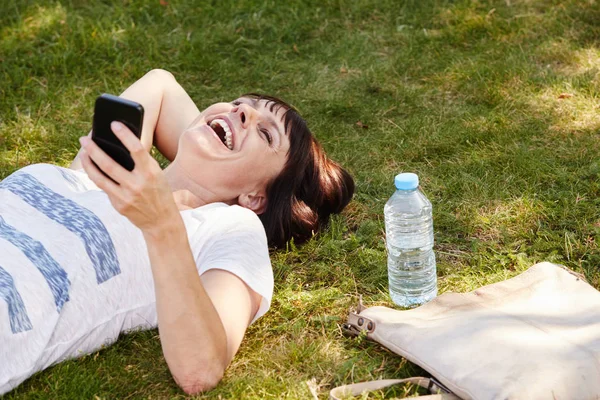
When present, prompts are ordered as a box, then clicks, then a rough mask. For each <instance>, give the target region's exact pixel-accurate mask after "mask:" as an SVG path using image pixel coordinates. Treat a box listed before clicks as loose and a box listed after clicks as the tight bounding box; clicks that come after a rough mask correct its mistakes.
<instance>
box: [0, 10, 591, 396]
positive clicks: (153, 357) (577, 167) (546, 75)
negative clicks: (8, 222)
mask: <svg viewBox="0 0 600 400" xmlns="http://www.w3.org/2000/svg"><path fill="white" fill-rule="evenodd" d="M153 68H163V69H167V70H169V71H171V72H172V73H173V74H174V75H175V77H176V78H177V80H178V81H179V82H180V83H181V84H182V86H183V87H184V88H186V89H187V90H188V92H189V93H190V95H191V96H192V98H193V99H194V100H195V101H196V102H197V104H198V106H199V107H200V108H203V107H206V106H208V105H210V104H212V103H213V102H215V101H222V100H224V101H230V100H233V99H234V98H236V97H237V96H239V95H240V94H242V93H245V92H264V93H268V94H273V95H276V96H279V97H281V98H283V99H285V100H287V101H288V102H290V103H292V104H293V105H295V106H296V107H297V108H298V109H299V110H300V112H301V113H302V114H303V115H304V116H305V118H306V119H307V121H308V123H309V126H310V127H311V129H312V130H313V132H314V133H315V135H316V136H317V138H318V139H319V140H320V141H321V142H322V144H323V146H324V147H325V149H326V150H327V151H328V153H329V155H330V156H331V157H332V158H333V159H335V160H337V161H339V162H340V163H341V164H343V165H344V166H346V167H347V168H348V169H349V170H350V171H351V172H352V174H353V175H354V177H355V179H356V183H357V190H356V194H355V197H354V200H353V201H352V203H351V204H350V205H349V207H348V208H347V210H346V211H345V212H344V213H343V214H342V215H341V216H339V217H336V218H335V219H334V220H333V222H332V224H331V226H330V228H329V229H328V230H326V231H325V232H324V233H322V234H321V235H319V236H317V237H316V238H314V239H313V240H312V241H311V242H309V243H308V244H306V245H305V246H303V247H298V248H297V247H295V246H293V245H290V246H289V247H288V248H287V249H283V250H279V251H276V252H273V253H272V261H273V267H274V273H275V296H274V300H273V304H272V308H271V310H270V312H269V313H268V314H267V315H266V316H265V317H263V318H261V319H260V320H259V321H258V322H257V323H255V324H254V325H252V326H251V327H250V329H249V331H248V333H247V335H246V338H245V339H244V343H243V345H242V350H241V351H240V353H239V354H238V355H237V356H236V358H235V359H234V361H233V363H232V365H231V366H230V367H229V369H228V370H227V372H226V375H225V378H224V379H223V381H222V383H221V384H220V385H219V386H218V387H217V388H216V389H215V390H214V391H212V392H210V393H207V394H205V395H203V396H199V397H200V398H206V399H221V398H248V399H262V398H266V399H282V398H287V399H310V398H314V396H313V394H312V393H311V389H310V388H311V387H312V391H313V392H316V393H318V395H319V398H321V399H325V398H327V394H328V389H330V388H332V387H333V386H336V385H340V384H346V383H350V382H357V381H362V380H369V379H377V378H393V377H395V378H402V377H408V376H411V375H414V374H422V373H424V372H423V371H422V370H420V369H419V368H418V367H416V366H414V365H412V364H410V363H409V362H407V361H405V360H403V359H401V358H400V357H397V356H395V355H394V354H392V353H390V352H388V351H386V350H384V349H382V348H380V346H378V345H376V344H372V343H369V342H366V341H364V340H361V339H354V338H347V337H345V336H344V335H343V334H342V331H341V328H340V325H341V323H342V322H344V321H345V316H346V314H347V312H348V310H349V309H350V308H351V307H353V306H354V305H356V303H357V302H358V297H359V295H362V296H363V299H364V302H365V303H366V305H376V304H380V305H381V304H383V305H389V306H391V305H392V304H391V302H390V300H389V297H388V294H387V271H386V253H385V242H384V234H383V205H384V204H385V202H386V200H387V198H389V196H390V195H391V194H392V192H393V190H394V188H393V177H394V175H395V174H396V173H398V172H401V171H413V172H416V173H418V174H419V176H420V178H421V185H422V188H423V190H424V192H425V193H426V194H427V196H428V197H429V199H430V200H431V202H432V203H433V207H434V224H435V240H436V245H435V249H436V254H437V260H438V264H437V266H438V279H439V289H440V292H447V291H457V292H465V291H470V290H473V289H475V288H477V287H479V286H481V285H484V284H488V283H493V282H497V281H500V280H503V279H506V278H510V277H512V276H515V275H517V274H518V273H520V272H522V271H524V270H525V269H527V268H528V267H529V266H531V265H532V264H534V263H536V262H539V261H543V260H546V261H553V262H556V263H561V264H564V265H566V266H568V267H570V268H572V269H574V270H575V271H577V272H582V273H584V274H585V276H586V277H587V279H588V280H589V281H590V283H591V284H592V285H594V287H596V288H600V272H599V271H598V266H599V265H600V249H599V244H598V243H599V242H600V217H599V213H598V211H597V210H598V209H599V208H600V199H599V195H600V180H599V177H600V160H599V157H598V154H599V153H600V135H599V132H600V118H599V116H598V113H599V111H600V2H598V1H597V0H585V1H584V0H582V1H559V0H554V1H551V0H538V1H535V0H501V1H483V0H481V1H476V0H471V1H466V0H462V1H429V0H348V1H342V0H319V1H297V0H289V1H285V2H283V1H274V0H260V1H259V0H238V1H230V0H224V1H220V2H217V1H210V2H209V1H191V0H189V1H184V0H120V1H118V0H102V1H92V0H88V1H85V0H71V1H68V0H64V1H48V0H35V1H34V0H31V1H27V0H5V1H4V2H3V5H2V13H1V15H0V179H1V178H4V177H6V176H7V175H8V174H10V173H11V172H13V171H15V170H17V169H18V168H21V167H23V166H25V165H28V164H31V163H39V162H46V163H55V164H58V165H62V166H68V164H69V163H70V160H71V159H72V158H73V157H74V156H75V154H76V152H77V150H78V141H77V138H78V137H79V136H82V135H84V134H86V133H87V132H88V131H89V129H90V127H91V118H92V112H93V102H94V99H95V97H96V96H97V95H99V94H100V93H103V92H108V93H117V94H118V93H120V92H121V91H123V90H124V89H125V88H126V87H127V86H128V85H129V84H131V83H133V82H134V81H135V80H136V79H137V78H139V77H141V76H142V75H143V74H144V73H145V72H147V71H149V70H151V69H153ZM0 362H1V360H0ZM402 393H404V392H403V389H398V390H396V395H398V394H402ZM409 393H415V391H414V390H410V391H409ZM389 394H390V393H383V392H381V393H379V394H376V395H375V396H374V398H382V397H384V396H387V395H389ZM47 397H50V398H97V399H105V398H106V399H112V398H155V399H156V398H165V397H169V398H179V397H184V395H183V392H181V391H180V390H179V389H178V388H177V386H176V385H175V383H174V382H173V380H172V378H171V377H170V374H169V372H168V369H167V366H166V364H165V362H164V360H163V358H162V355H161V349H160V343H159V339H158V333H157V331H149V332H139V333H133V334H129V335H126V336H124V337H122V338H121V339H120V340H119V341H118V343H117V344H116V345H114V346H111V347H109V348H107V349H104V350H102V351H100V352H98V353H95V354H92V355H89V356H85V357H83V358H81V359H78V360H73V361H68V362H64V363H62V364H59V365H57V366H54V367H52V368H50V369H48V370H46V371H44V372H42V373H39V374H36V375H35V376H34V377H33V378H31V379H29V380H28V381H26V382H25V383H24V384H23V385H21V386H20V387H18V388H17V389H16V390H14V391H13V392H11V393H10V394H8V395H6V396H5V397H4V398H6V399H16V398H19V399H20V398H25V399H38V398H47Z"/></svg>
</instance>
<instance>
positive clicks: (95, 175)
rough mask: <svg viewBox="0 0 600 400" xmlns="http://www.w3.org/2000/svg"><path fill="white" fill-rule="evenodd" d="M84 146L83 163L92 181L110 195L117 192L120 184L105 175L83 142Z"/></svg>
mask: <svg viewBox="0 0 600 400" xmlns="http://www.w3.org/2000/svg"><path fill="white" fill-rule="evenodd" d="M82 147H83V151H82V152H81V165H82V166H83V169H84V170H85V172H86V173H87V175H88V177H89V178H90V179H91V180H92V182H94V183H95V184H96V186H98V187H99V188H100V189H102V190H103V191H104V192H106V193H107V194H109V195H110V194H113V193H115V192H116V190H118V188H119V185H118V184H116V183H115V182H114V181H112V180H111V179H109V178H107V177H106V175H104V174H103V173H102V172H101V171H100V170H99V169H98V167H97V166H96V165H94V163H93V162H92V159H91V158H90V155H89V154H88V152H87V149H86V148H85V146H83V143H82Z"/></svg>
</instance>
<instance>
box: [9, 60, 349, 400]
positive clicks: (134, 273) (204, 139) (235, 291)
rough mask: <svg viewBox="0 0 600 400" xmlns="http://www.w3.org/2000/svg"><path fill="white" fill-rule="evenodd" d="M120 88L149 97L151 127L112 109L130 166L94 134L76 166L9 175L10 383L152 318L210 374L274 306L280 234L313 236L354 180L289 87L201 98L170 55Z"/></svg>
mask: <svg viewBox="0 0 600 400" xmlns="http://www.w3.org/2000/svg"><path fill="white" fill-rule="evenodd" d="M121 96H122V97H124V98H127V99H130V100H134V101H137V102H139V103H141V104H142V105H143V107H144V109H145V116H144V124H143V131H142V136H141V140H138V139H137V138H136V137H135V136H134V135H133V134H132V133H131V132H130V131H129V130H128V129H127V128H126V127H125V126H123V125H122V124H120V123H117V122H113V123H112V129H113V131H114V132H115V134H116V136H117V137H118V138H119V139H120V140H121V141H122V142H123V143H124V145H125V146H126V147H127V148H128V149H129V150H130V152H131V155H132V157H133V159H134V161H135V169H134V170H133V171H131V172H129V171H127V170H126V169H124V168H123V167H121V166H120V165H119V164H117V163H116V162H114V161H113V160H112V159H111V158H110V157H108V156H107V155H106V154H105V153H104V152H102V150H100V148H99V147H98V146H96V144H95V143H94V142H93V141H92V140H91V139H90V138H89V137H83V138H81V139H80V141H81V146H82V148H81V151H80V153H79V154H78V156H77V157H76V159H75V160H74V162H73V164H72V165H71V169H66V168H60V167H56V166H52V165H47V164H39V165H30V166H28V167H25V168H23V169H21V170H19V171H17V172H15V173H14V174H12V175H10V176H9V177H7V178H6V179H4V180H3V181H1V182H0V299H2V301H0V394H2V393H5V392H7V391H9V390H11V389H12V388H14V387H15V386H17V385H18V384H20V383H21V382H23V381H24V380H25V379H27V378H28V377H29V376H31V375H32V374H33V373H35V372H36V371H40V370H42V369H44V368H47V367H48V366H50V365H52V364H54V363H56V362H59V361H61V360H64V359H66V358H72V357H76V356H79V355H83V354H87V353H90V352H93V351H95V350H97V349H99V348H100V347H102V346H103V345H106V344H109V343H112V342H113V341H115V340H116V339H117V337H118V335H119V333H120V332H123V331H128V330H132V329H149V328H153V327H156V326H158V329H159V332H160V340H161V344H162V348H163V353H164V356H165V359H166V361H167V364H168V366H169V369H170V371H171V373H172V375H173V377H174V378H175V381H176V382H177V383H178V384H179V386H181V387H182V388H183V390H184V391H185V392H186V393H197V392H201V391H205V390H208V389H211V388H213V387H214V386H215V385H216V384H217V383H218V382H219V381H220V379H221V378H222V376H223V373H224V371H225V368H226V367H227V365H229V363H230V362H231V359H232V358H233V356H234V355H235V354H236V352H237V351H238V348H239V346H240V343H241V341H242V338H243V336H244V333H245V331H246V328H247V327H248V325H250V323H252V322H253V321H255V320H256V319H257V318H259V317H260V316H261V315H263V314H264V313H265V312H266V311H267V310H268V309H269V304H270V301H271V296H272V292H273V272H272V269H271V263H270V261H269V252H268V245H271V246H282V245H284V244H285V243H286V242H287V241H288V240H290V239H291V238H294V240H295V241H296V242H297V243H298V242H301V241H304V240H306V239H308V238H310V237H311V236H312V234H313V233H314V232H316V231H317V230H318V229H319V227H321V226H323V225H324V224H326V223H327V221H328V219H329V216H330V214H331V213H338V212H340V211H341V210H342V209H343V208H344V207H345V206H346V204H347V203H348V202H349V201H350V198H351V196H352V194H353V191H354V183H353V180H352V178H351V177H350V175H349V174H348V173H347V172H346V171H345V170H344V169H342V168H341V167H340V166H339V165H338V164H336V163H335V162H333V161H331V160H329V159H328V158H327V157H326V156H325V154H324V153H323V151H322V149H321V147H320V146H319V144H318V143H317V142H316V140H315V139H314V138H313V136H312V135H311V133H310V131H309V130H308V128H307V126H306V123H305V122H304V120H303V119H302V118H301V117H300V116H299V115H298V113H297V112H296V111H295V110H294V109H292V108H291V107H290V106H288V105H287V104H285V103H283V102H281V101H280V100H277V99H274V98H270V97H261V96H244V97H241V98H239V99H238V100H235V101H233V102H231V103H217V104H214V105H212V106H210V107H208V108H207V109H206V110H204V111H203V112H200V111H199V110H198V108H197V107H196V106H195V105H194V103H193V101H192V100H191V98H190V97H189V96H188V95H187V94H186V92H185V91H184V90H183V89H182V88H181V86H179V84H178V83H177V82H176V81H175V79H174V78H173V76H172V75H171V74H170V73H168V72H166V71H162V70H154V71H151V72H149V73H148V74H146V75H145V76H144V77H142V78H141V79H140V80H138V81H137V82H136V83H134V84H133V85H132V86H131V87H129V88H128V89H127V90H126V91H125V92H124V93H123V94H122V95H121ZM153 144H154V145H156V147H157V148H158V150H159V151H160V152H161V153H162V154H163V155H164V156H165V157H166V158H167V159H169V160H170V161H171V163H170V165H169V166H168V167H167V168H165V169H164V170H161V168H160V166H159V164H158V163H157V162H156V161H155V160H154V159H153V158H152V157H151V156H150V154H149V151H150V149H151V147H152V145H153ZM92 161H93V162H95V163H96V164H97V165H98V166H99V168H100V169H101V170H102V171H104V172H106V173H107V175H109V176H110V178H112V179H113V180H114V182H113V181H111V180H110V179H109V178H107V177H106V176H104V175H103V174H102V173H101V172H100V171H99V170H98V168H97V167H96V166H95V165H94V164H93V162H92ZM261 222H262V224H261ZM265 232H266V235H265Z"/></svg>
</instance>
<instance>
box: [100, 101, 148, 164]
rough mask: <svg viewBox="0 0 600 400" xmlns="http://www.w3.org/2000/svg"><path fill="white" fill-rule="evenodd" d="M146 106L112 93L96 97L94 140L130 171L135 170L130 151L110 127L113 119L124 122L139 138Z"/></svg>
mask: <svg viewBox="0 0 600 400" xmlns="http://www.w3.org/2000/svg"><path fill="white" fill-rule="evenodd" d="M143 119H144V108H143V107H142V105H141V104H139V103H136V102H134V101H130V100H126V99H123V98H121V97H117V96H113V95H110V94H103V95H101V96H99V97H98V98H97V99H96V105H95V107H94V122H93V127H92V140H93V141H94V142H96V144H97V145H98V146H99V147H100V148H101V149H102V150H104V152H105V153H106V154H108V155H109V156H110V157H111V158H112V159H113V160H115V161H116V162H118V163H119V164H120V165H121V166H123V168H125V169H127V170H128V171H131V170H133V168H134V167H135V163H134V162H133V159H132V158H131V156H130V155H129V151H128V150H127V148H125V146H124V145H123V143H121V141H120V140H119V138H117V137H116V136H115V134H114V133H113V131H112V130H111V128H110V124H111V122H112V121H119V122H122V123H123V124H124V125H125V126H127V127H128V128H129V129H130V130H131V131H132V132H133V133H134V134H135V135H136V136H137V137H138V138H140V137H141V134H142V121H143Z"/></svg>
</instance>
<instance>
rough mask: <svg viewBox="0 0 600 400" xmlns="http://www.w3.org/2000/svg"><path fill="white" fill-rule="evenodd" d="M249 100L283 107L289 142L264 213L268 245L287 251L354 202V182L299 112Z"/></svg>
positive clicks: (268, 98)
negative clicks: (332, 215)
mask: <svg viewBox="0 0 600 400" xmlns="http://www.w3.org/2000/svg"><path fill="white" fill-rule="evenodd" d="M244 97H251V98H254V99H256V100H265V101H267V105H269V103H271V106H270V110H271V111H273V110H274V109H275V108H281V107H283V108H284V109H285V113H284V115H283V122H284V127H285V131H286V133H287V134H288V135H289V138H290V149H289V151H288V155H287V161H286V163H285V166H284V167H283V170H282V171H281V173H280V174H279V175H278V176H277V177H276V178H275V179H273V181H271V182H270V183H269V185H268V186H267V207H266V209H265V211H264V212H263V213H262V214H261V215H259V218H260V220H261V221H262V223H263V226H264V227H265V231H266V233H267V240H268V242H269V246H271V247H282V246H284V245H285V244H286V243H287V242H288V241H289V240H290V239H292V238H293V239H294V243H296V244H300V243H302V242H305V241H306V240H308V239H310V238H311V237H312V236H313V235H314V234H316V233H317V232H318V231H319V230H320V229H321V228H323V227H324V226H326V225H327V224H328V223H329V217H330V215H331V214H336V213H339V212H341V211H342V210H343V209H344V207H346V205H347V204H348V203H349V202H350V200H351V199H352V195H353V194H354V180H353V179H352V176H351V175H350V174H349V173H348V171H346V170H345V169H344V168H342V167H341V166H340V165H339V164H337V163H336V162H334V161H332V160H330V159H329V158H328V157H327V156H326V155H325V152H324V151H323V148H322V147H321V145H320V144H319V142H317V140H316V139H315V138H314V136H313V135H312V133H311V132H310V130H309V129H308V126H307V125H306V121H304V119H303V118H302V117H301V116H300V114H299V113H298V111H296V109H294V108H293V107H292V106H290V105H289V104H287V103H285V102H284V101H282V100H280V99H278V98H276V97H272V96H266V95H261V94H257V93H249V94H245V95H244Z"/></svg>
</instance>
